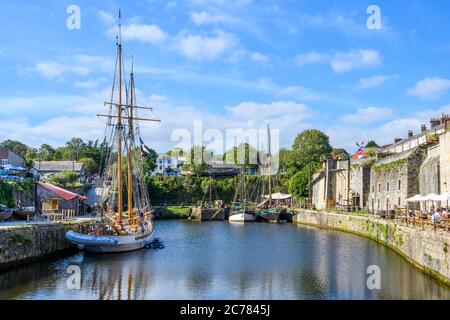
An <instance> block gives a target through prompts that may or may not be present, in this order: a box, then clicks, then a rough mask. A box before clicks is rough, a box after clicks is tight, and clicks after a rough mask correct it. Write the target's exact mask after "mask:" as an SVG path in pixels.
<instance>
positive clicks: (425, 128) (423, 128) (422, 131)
mask: <svg viewBox="0 0 450 320" xmlns="http://www.w3.org/2000/svg"><path fill="white" fill-rule="evenodd" d="M426 131H427V126H426V125H424V124H423V125H421V126H420V132H421V133H424V132H426Z"/></svg>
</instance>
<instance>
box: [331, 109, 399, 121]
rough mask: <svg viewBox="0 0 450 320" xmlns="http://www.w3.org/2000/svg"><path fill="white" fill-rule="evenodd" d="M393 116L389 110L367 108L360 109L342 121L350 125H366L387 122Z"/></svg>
mask: <svg viewBox="0 0 450 320" xmlns="http://www.w3.org/2000/svg"><path fill="white" fill-rule="evenodd" d="M392 115H393V111H392V109H389V108H377V107H367V108H359V109H358V110H357V111H356V113H354V114H348V115H345V116H343V117H341V118H340V120H341V121H343V122H345V123H348V124H365V123H372V122H377V121H380V120H386V119H389V118H391V117H392Z"/></svg>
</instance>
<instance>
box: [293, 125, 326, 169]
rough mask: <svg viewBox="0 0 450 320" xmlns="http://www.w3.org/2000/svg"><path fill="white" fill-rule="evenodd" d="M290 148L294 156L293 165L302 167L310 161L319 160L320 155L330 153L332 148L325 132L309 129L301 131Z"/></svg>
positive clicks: (298, 167)
mask: <svg viewBox="0 0 450 320" xmlns="http://www.w3.org/2000/svg"><path fill="white" fill-rule="evenodd" d="M292 150H293V154H294V157H295V159H294V161H293V162H294V163H293V165H294V166H295V167H296V168H297V169H302V168H303V167H304V166H306V165H307V164H309V163H311V162H319V160H320V156H322V155H329V154H331V152H332V150H333V149H332V147H331V145H330V140H329V138H328V136H327V135H326V134H324V133H323V132H321V131H319V130H316V129H311V130H305V131H303V132H302V133H300V134H299V135H298V136H297V137H296V138H295V141H294V144H293V145H292Z"/></svg>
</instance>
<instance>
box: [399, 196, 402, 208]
mask: <svg viewBox="0 0 450 320" xmlns="http://www.w3.org/2000/svg"><path fill="white" fill-rule="evenodd" d="M401 203H402V198H400V197H398V206H399V207H400V206H401Z"/></svg>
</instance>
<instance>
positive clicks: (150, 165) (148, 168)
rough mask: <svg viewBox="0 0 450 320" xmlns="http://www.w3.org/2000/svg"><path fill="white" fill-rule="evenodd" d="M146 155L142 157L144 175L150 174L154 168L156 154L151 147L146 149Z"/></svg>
mask: <svg viewBox="0 0 450 320" xmlns="http://www.w3.org/2000/svg"><path fill="white" fill-rule="evenodd" d="M147 153H148V156H146V157H145V158H144V172H145V175H146V176H150V175H151V173H152V171H153V170H155V169H156V166H157V163H156V160H157V159H158V154H157V153H156V151H155V150H153V149H148V150H147Z"/></svg>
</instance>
